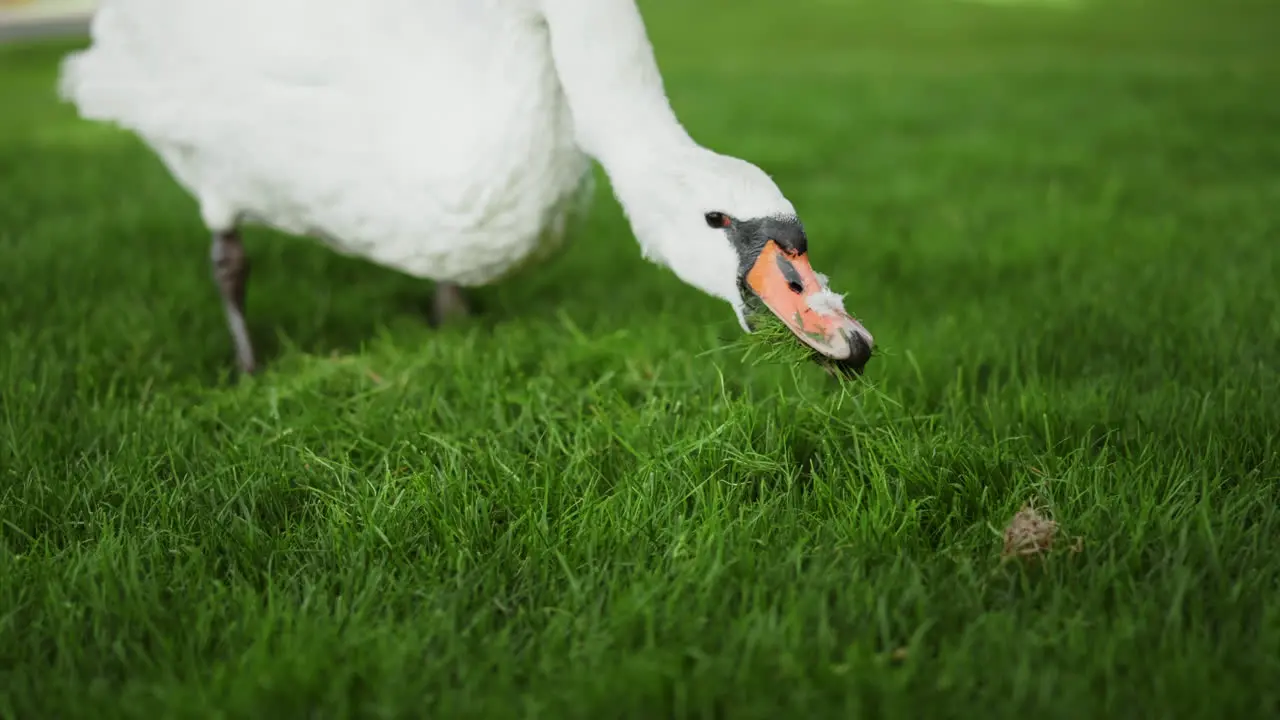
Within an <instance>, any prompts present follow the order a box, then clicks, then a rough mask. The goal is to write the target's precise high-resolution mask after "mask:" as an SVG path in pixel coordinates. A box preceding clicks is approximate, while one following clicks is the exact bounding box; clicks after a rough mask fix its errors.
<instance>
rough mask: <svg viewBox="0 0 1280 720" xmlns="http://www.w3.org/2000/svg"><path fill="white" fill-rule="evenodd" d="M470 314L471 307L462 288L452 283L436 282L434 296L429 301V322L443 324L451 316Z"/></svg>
mask: <svg viewBox="0 0 1280 720" xmlns="http://www.w3.org/2000/svg"><path fill="white" fill-rule="evenodd" d="M470 314H471V307H470V305H469V304H468V303H467V298H466V296H465V295H463V293H462V288H460V287H458V286H457V285H455V284H454V283H447V282H442V283H436V294H435V298H434V300H433V301H432V303H431V322H432V324H434V325H437V326H439V325H443V324H444V323H445V322H447V321H448V320H449V319H451V318H460V317H466V316H468V315H470Z"/></svg>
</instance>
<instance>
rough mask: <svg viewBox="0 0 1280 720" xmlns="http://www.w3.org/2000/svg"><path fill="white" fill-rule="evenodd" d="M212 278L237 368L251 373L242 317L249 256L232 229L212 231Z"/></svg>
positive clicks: (250, 347)
mask: <svg viewBox="0 0 1280 720" xmlns="http://www.w3.org/2000/svg"><path fill="white" fill-rule="evenodd" d="M211 259H212V261H213V279H214V281H215V282H216V283H217V284H218V292H219V293H220V294H221V296H222V309H223V310H224V311H225V312H226V314H227V327H228V328H229V329H230V330H231V339H232V341H233V342H234V343H235V346H236V365H237V367H239V368H240V371H241V372H244V373H246V374H248V373H253V372H254V370H255V369H256V366H255V363H254V360H253V344H252V343H251V342H250V340H249V327H248V325H247V324H246V323H245V320H244V299H245V284H246V282H247V281H248V279H249V258H248V256H247V255H245V252H244V244H243V243H241V242H240V233H238V232H237V231H235V230H228V231H224V232H215V233H214V234H213V248H212V251H211Z"/></svg>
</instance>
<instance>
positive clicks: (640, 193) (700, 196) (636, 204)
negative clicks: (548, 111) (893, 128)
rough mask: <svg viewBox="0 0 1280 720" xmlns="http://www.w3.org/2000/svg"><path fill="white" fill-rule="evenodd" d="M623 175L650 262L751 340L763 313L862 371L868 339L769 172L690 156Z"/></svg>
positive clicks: (623, 190) (656, 161) (706, 154)
mask: <svg viewBox="0 0 1280 720" xmlns="http://www.w3.org/2000/svg"><path fill="white" fill-rule="evenodd" d="M619 175H621V178H620V179H621V180H622V182H621V183H619V182H618V180H615V181H614V186H615V190H616V191H617V193H618V197H619V199H620V200H621V201H622V204H623V206H624V207H625V209H626V211H627V216H628V219H629V220H630V221H631V226H632V230H633V232H634V233H635V235H636V239H637V240H638V241H639V242H640V246H641V248H642V249H643V251H644V254H645V257H647V258H648V259H650V260H652V261H654V262H656V263H658V264H660V265H665V266H666V267H668V268H670V269H671V271H672V272H674V273H675V274H676V276H677V277H679V278H680V279H681V280H683V281H684V282H685V283H687V284H689V285H692V286H694V287H696V288H698V289H699V290H701V291H703V292H705V293H707V294H709V295H712V296H714V297H718V298H720V299H722V300H725V301H727V302H728V303H729V304H730V305H731V306H732V307H733V310H734V312H735V314H736V315H737V317H738V322H739V324H740V325H741V326H742V329H743V330H744V331H746V332H750V331H751V327H750V325H749V323H748V315H749V314H750V313H751V312H754V311H756V310H760V309H767V310H768V311H769V312H771V313H773V314H774V315H776V316H777V317H778V319H779V320H781V321H782V323H783V324H785V325H786V326H787V328H789V329H790V330H791V332H792V333H794V334H795V335H796V337H798V338H799V339H800V340H801V341H802V342H804V343H805V344H807V345H808V346H809V347H811V348H812V349H813V350H815V351H816V352H818V353H820V354H821V355H823V356H826V357H827V358H830V359H832V360H836V361H838V362H840V364H842V365H844V366H846V367H849V368H852V369H853V370H854V371H855V372H860V371H861V370H862V368H863V366H865V365H866V363H867V361H868V360H869V359H870V357H871V350H872V345H873V342H874V340H873V338H872V336H871V333H869V332H867V329H866V328H865V327H863V326H862V324H861V323H859V322H858V321H857V320H856V319H854V318H853V317H852V316H851V315H850V314H849V313H848V312H846V311H845V309H844V304H843V300H842V298H841V296H840V295H836V294H835V293H833V292H831V290H830V288H829V287H828V286H827V279H826V277H825V276H823V275H821V274H819V273H817V272H815V271H814V269H813V267H812V266H811V265H810V263H809V243H808V237H807V236H806V235H805V231H804V226H803V225H802V224H801V222H800V219H799V217H797V215H796V211H795V208H794V207H792V205H791V203H790V202H789V201H788V200H787V199H786V197H785V196H783V194H782V191H781V190H779V189H778V186H777V185H775V184H774V182H773V180H772V179H770V178H769V176H768V175H767V174H765V172H764V171H763V170H761V169H760V168H758V167H756V166H755V165H752V164H751V163H749V162H746V161H745V160H740V159H738V158H734V157H728V156H725V155H720V154H717V153H714V152H712V151H710V150H707V149H705V148H701V147H694V148H691V149H682V151H681V152H680V153H678V154H676V156H674V157H671V156H666V155H662V154H660V155H656V156H654V157H650V158H646V159H645V160H644V161H643V171H642V172H636V173H625V174H619Z"/></svg>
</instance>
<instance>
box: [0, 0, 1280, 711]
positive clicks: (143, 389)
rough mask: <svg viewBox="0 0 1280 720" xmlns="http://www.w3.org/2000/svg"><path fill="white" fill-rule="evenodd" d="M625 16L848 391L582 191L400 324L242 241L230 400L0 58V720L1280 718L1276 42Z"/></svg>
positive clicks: (131, 191)
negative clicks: (859, 355) (246, 287)
mask: <svg viewBox="0 0 1280 720" xmlns="http://www.w3.org/2000/svg"><path fill="white" fill-rule="evenodd" d="M1270 5H1274V3H1271V4H1270ZM642 7H643V8H644V10H645V13H646V16H647V18H648V22H649V24H650V26H651V33H652V36H653V39H654V42H655V45H656V47H657V50H658V54H659V60H660V64H661V65H662V67H663V70H664V72H665V74H666V78H667V83H668V86H669V90H670V93H671V96H672V99H673V103H674V105H675V107H676V109H677V111H678V112H679V114H680V115H681V117H682V118H683V119H684V120H685V122H686V124H687V125H688V127H689V128H690V129H691V131H692V132H693V133H694V134H695V136H696V137H698V138H699V139H700V140H702V141H703V142H705V143H707V144H709V145H711V146H712V147H715V148H716V149H718V150H721V151H725V152H730V153H733V154H737V155H740V156H743V157H747V158H750V159H752V160H753V161H755V162H757V163H759V164H760V165H761V166H763V167H764V168H765V169H766V170H768V171H769V172H771V173H772V174H773V175H774V176H775V177H776V179H777V180H778V182H779V184H780V185H781V186H782V187H783V189H784V190H785V191H786V192H787V193H788V195H789V196H790V198H791V199H792V200H793V202H794V203H795V204H796V205H797V207H798V208H799V209H800V210H801V212H802V215H803V217H804V219H805V222H806V224H807V226H808V229H809V231H810V235H811V242H812V255H813V258H814V264H815V267H816V268H817V269H818V270H820V271H822V272H825V273H827V274H828V275H830V276H831V278H832V283H833V285H834V287H835V288H836V290H837V291H841V292H847V293H848V296H847V298H846V302H847V304H848V306H849V307H850V309H851V310H852V311H854V312H855V313H856V314H857V315H858V316H859V317H860V318H862V319H863V320H864V321H865V323H866V325H867V327H868V328H869V329H870V330H871V331H872V332H873V333H875V335H876V338H877V341H878V343H880V344H882V345H883V346H884V347H886V348H889V352H886V353H885V354H883V355H881V356H878V357H877V358H875V359H874V360H873V361H872V363H871V365H870V366H869V367H868V370H867V373H866V375H865V376H864V378H863V379H861V380H860V381H856V382H846V383H845V384H843V385H841V384H836V382H835V381H834V380H832V379H831V378H829V377H827V376H826V375H825V374H823V373H822V372H821V370H820V369H818V368H816V367H814V366H812V365H803V366H798V367H794V366H791V365H781V364H777V363H762V364H756V363H754V362H752V361H750V358H744V357H742V354H741V353H739V352H736V351H735V350H733V349H732V348H730V349H724V348H725V347H726V346H728V345H730V344H731V343H733V341H734V340H735V339H736V338H737V333H738V331H737V323H736V321H735V320H734V319H733V317H732V314H731V312H730V311H729V309H728V307H727V306H725V305H724V304H723V303H720V302H719V301H715V300H712V299H710V298H706V297H703V296H701V295H699V294H698V293H697V292H696V291H694V290H692V289H690V288H687V287H685V286H683V285H681V284H680V283H679V282H678V281H676V280H675V279H674V278H673V277H672V276H671V275H670V274H669V273H667V272H665V271H663V270H661V269H659V268H656V267H652V266H649V265H647V264H646V263H645V262H644V261H643V260H642V259H641V258H640V257H639V252H638V249H637V248H636V246H635V244H634V242H633V241H632V239H631V237H630V234H629V231H628V228H627V226H626V224H625V222H624V220H623V219H622V216H621V213H620V212H619V210H618V208H617V205H616V203H615V202H614V201H613V200H612V199H611V197H610V196H609V191H608V188H607V186H602V187H601V188H600V193H599V198H598V202H597V205H596V209H595V212H594V214H593V217H592V220H591V221H590V228H589V232H588V235H589V240H590V241H589V242H588V241H582V242H579V243H577V244H576V245H574V246H573V247H572V248H571V249H570V250H569V251H568V252H567V253H566V254H564V255H563V256H561V257H558V258H556V259H554V260H553V261H552V262H551V263H550V264H549V265H547V266H544V267H542V268H540V269H538V270H537V271H530V272H528V273H526V274H524V275H522V276H520V277H517V278H515V279H513V280H512V281H511V282H509V283H507V284H504V285H502V286H500V287H494V288H490V289H485V290H483V291H482V292H480V293H478V296H477V297H478V301H479V303H480V304H482V306H483V314H482V315H481V316H480V317H478V318H475V319H473V320H469V321H466V322H464V323H462V324H459V325H456V326H453V327H449V328H446V329H443V330H440V331H433V330H431V329H430V328H428V327H426V325H425V323H424V322H423V319H422V307H423V306H425V304H426V302H427V299H428V298H429V296H430V287H429V285H427V284H424V283H420V282H415V281H413V280H411V279H408V278H405V277H402V276H399V275H397V274H395V273H393V272H391V271H387V270H382V269H379V268H376V267H373V266H371V265H368V264H365V263H361V262H357V261H354V260H350V259H344V258H340V257H338V256H335V255H333V254H331V253H328V252H326V251H325V250H323V249H321V248H319V247H318V246H315V245H313V244H310V243H309V242H307V241H305V240H301V239H296V238H287V237H282V236H279V235H275V234H272V233H267V232H263V231H254V232H251V233H250V234H249V235H248V242H249V247H250V252H251V253H252V257H253V260H254V275H253V278H252V281H251V285H250V299H249V304H250V315H251V323H252V325H253V331H254V332H255V334H256V337H257V338H258V341H259V344H260V350H261V351H262V352H263V353H264V354H265V355H266V358H265V359H266V361H267V363H268V365H267V371H266V372H265V373H264V374H263V375H261V376H260V377H257V378H254V379H252V380H249V381H246V382H242V383H241V382H235V381H234V379H233V378H232V377H231V376H230V375H229V373H228V370H229V368H230V366H231V358H232V356H231V350H230V343H229V340H228V338H227V335H226V332H225V329H224V326H223V319H222V316H221V314H220V308H219V306H218V303H217V302H216V299H215V297H216V296H215V292H214V289H213V286H212V284H211V282H210V280H209V271H208V267H207V264H206V263H207V244H206V237H205V234H204V232H203V231H202V229H201V226H200V223H199V219H198V215H197V213H196V212H195V208H194V204H193V203H192V202H191V200H190V199H189V198H187V197H186V196H185V195H184V194H183V193H182V192H181V191H180V190H179V189H177V187H176V186H175V185H174V184H173V183H172V182H171V181H170V180H169V179H168V177H167V176H166V175H165V173H164V171H163V170H162V168H161V166H160V165H159V163H158V162H157V161H156V160H155V159H154V158H153V157H152V156H151V155H150V154H148V153H147V152H146V151H145V150H144V148H143V147H142V146H141V145H140V144H139V143H138V142H137V141H136V140H134V139H133V138H132V137H130V136H128V135H125V134H123V133H120V132H117V131H114V130H111V129H109V128H104V127H100V126H94V125H90V124H86V123H82V122H79V121H77V120H76V119H75V117H74V115H73V114H72V113H71V112H70V110H69V109H68V108H66V107H63V106H59V105H58V104H56V103H55V101H54V100H53V98H52V85H53V79H54V70H55V64H56V61H57V59H58V57H59V56H60V54H61V53H62V52H64V51H65V50H67V49H68V48H70V47H73V46H74V43H63V44H58V45H47V44H46V45H40V46H33V45H27V46H13V47H5V48H0V108H2V109H0V328H3V332H2V333H0V394H2V395H0V483H2V485H0V505H2V507H0V716H3V717H6V718H23V719H24V720H26V719H31V718H74V717H85V718H112V717H135V718H171V717H172V718H185V717H191V718H197V717H226V718H262V717H268V716H275V715H279V716H281V717H311V718H320V717H350V716H361V717H431V718H446V717H448V718H453V717H459V718H461V717H513V716H531V717H532V716H538V717H544V718H571V717H583V718H600V717H617V716H630V717H646V718H652V717H665V716H680V717H687V716H694V715H702V716H709V715H714V716H718V717H734V718H781V717H797V718H807V717H860V716H861V717H873V716H874V717H903V718H921V717H982V718H1005V717H1018V718H1024V717H1032V716H1034V717H1044V718H1053V717H1073V718H1103V717H1117V718H1131V717H1134V716H1135V715H1140V716H1147V717H1161V718H1171V717H1179V718H1187V717H1205V718H1210V717H1213V718H1217V717H1224V716H1225V717H1232V716H1234V717H1264V716H1267V715H1269V714H1271V715H1274V714H1275V713H1276V712H1277V711H1280V682H1278V681H1280V601H1277V600H1276V597H1277V591H1278V590H1280V553H1278V552H1277V540H1278V539H1280V511H1278V510H1277V504H1278V503H1280V486H1277V480H1278V479H1280V459H1278V458H1277V450H1278V449H1280V448H1278V446H1280V366H1278V365H1277V363H1278V362H1280V361H1278V360H1277V358H1280V315H1278V311H1280V283H1277V279H1278V278H1280V210H1278V208H1280V175H1277V172H1276V171H1277V168H1278V167H1280V133H1277V132H1276V128H1277V127H1280V94H1277V93H1276V92H1275V89H1276V87H1277V86H1278V85H1280V53H1278V52H1276V51H1274V50H1272V49H1271V48H1272V46H1273V43H1274V28H1275V27H1276V23H1277V20H1280V9H1278V10H1273V9H1270V7H1269V4H1267V3H1257V2H1255V3H1247V2H1236V3H1233V4H1220V3H1208V2H1205V3H1201V4H1199V5H1196V4H1188V3H1182V4H1176V5H1175V4H1174V3H1160V4H1156V3H1140V2H1130V1H1125V2H1120V1H1119V0H1117V2H1114V3H1111V4H1110V5H1108V6H1105V7H1102V8H1097V7H1092V6H1087V7H1086V6H1070V5H1062V4H1060V3H1054V4H1046V6H1045V7H1040V6H1037V5H1035V4H1030V3H1028V4H1025V5H1012V4H1004V5H1000V6H983V5H977V4H968V3H941V2H934V3H930V4H924V3H922V2H919V1H918V0H917V1H915V2H912V3H899V4H898V5H897V8H896V9H894V8H891V7H889V6H886V5H880V4H866V3H856V2H847V3H841V2H833V1H832V0H823V1H819V0H806V1H805V2H799V3H795V4H786V3H779V2H775V1H774V0H768V1H766V0H752V1H747V0H733V2H728V1H727V0H717V1H715V2H713V1H712V0H704V1H703V2H696V3H694V2H688V3H677V2H676V1H675V0H670V1H669V2H662V3H659V2H646V3H644V5H643V6H642ZM784 8H785V9H784ZM1032 499H1034V500H1036V501H1037V502H1039V503H1041V504H1042V505H1043V506H1045V507H1046V508H1047V509H1048V512H1051V513H1052V515H1053V517H1054V518H1055V519H1056V520H1057V521H1058V522H1059V524H1060V526H1061V529H1060V536H1061V539H1060V542H1059V543H1058V545H1057V547H1056V548H1055V550H1054V551H1053V552H1051V553H1050V554H1049V555H1047V556H1045V557H1043V558H1041V559H1040V560H1039V561H1035V562H1029V563H1028V562H1005V561H1002V560H1001V557H1000V552H1001V545H1002V539H1001V531H1002V529H1003V527H1004V526H1005V524H1006V523H1007V522H1008V520H1009V519H1010V518H1011V517H1012V515H1013V514H1014V512H1015V511H1016V510H1017V509H1018V508H1019V507H1020V506H1021V505H1022V504H1023V503H1024V502H1026V501H1028V500H1032ZM1076 538H1079V540H1078V541H1077V540H1076ZM1073 542H1079V543H1080V544H1079V545H1078V546H1077V549H1078V550H1079V551H1078V552H1072V550H1071V549H1070V548H1069V547H1068V546H1070V545H1071V544H1072V543H1073Z"/></svg>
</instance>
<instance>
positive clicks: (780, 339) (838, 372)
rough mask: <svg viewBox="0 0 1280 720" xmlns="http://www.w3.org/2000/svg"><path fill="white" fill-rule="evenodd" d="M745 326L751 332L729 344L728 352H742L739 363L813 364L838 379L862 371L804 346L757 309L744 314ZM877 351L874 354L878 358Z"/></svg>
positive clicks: (786, 329) (853, 375) (848, 377)
mask: <svg viewBox="0 0 1280 720" xmlns="http://www.w3.org/2000/svg"><path fill="white" fill-rule="evenodd" d="M747 325H748V326H750V327H751V329H752V331H751V332H749V333H743V334H742V335H741V336H740V337H738V338H736V339H735V340H734V341H733V342H731V343H730V344H729V349H732V350H735V351H739V352H741V353H742V360H743V362H746V363H747V364H749V365H761V364H770V365H790V366H793V367H794V366H799V365H803V364H805V363H809V362H812V363H816V364H817V365H818V366H819V367H821V368H822V369H823V370H825V371H827V373H828V374H830V375H832V376H834V377H836V378H838V379H852V378H855V377H857V376H859V375H861V374H862V370H861V369H859V368H855V367H854V366H853V365H851V364H850V363H847V362H844V361H842V360H838V359H835V358H831V357H827V356H826V355H823V354H822V353H820V352H818V351H816V350H814V349H813V348H811V347H809V346H808V345H806V344H804V342H803V341H801V340H800V338H798V337H796V335H795V333H794V332H792V331H791V329H790V328H788V327H787V326H786V325H785V324H784V323H783V322H782V321H781V320H779V319H778V317H777V316H776V315H774V314H773V313H770V312H767V311H763V310H758V311H755V312H752V313H749V314H748V315H747ZM878 354H880V353H878V352H876V353H874V354H873V357H874V356H875V355H878Z"/></svg>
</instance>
